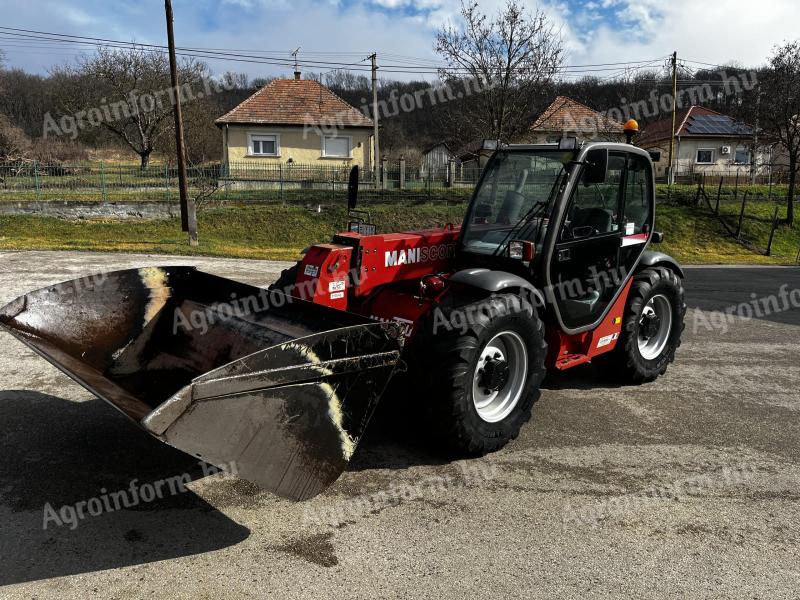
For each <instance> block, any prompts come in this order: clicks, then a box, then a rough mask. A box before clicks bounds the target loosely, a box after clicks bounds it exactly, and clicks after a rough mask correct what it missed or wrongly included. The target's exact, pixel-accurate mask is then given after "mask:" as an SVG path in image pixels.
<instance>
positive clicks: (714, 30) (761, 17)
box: [0, 0, 800, 79]
mask: <svg viewBox="0 0 800 600" xmlns="http://www.w3.org/2000/svg"><path fill="white" fill-rule="evenodd" d="M503 1H504V0H481V1H480V5H481V7H482V8H483V9H484V10H485V11H486V12H489V13H492V12H494V11H495V10H497V8H499V6H500V5H501V4H502V3H503ZM523 1H524V3H525V5H526V6H528V7H530V8H531V9H533V8H536V7H538V8H540V9H541V10H542V11H544V12H545V13H546V14H547V15H548V17H549V18H550V19H551V20H552V22H553V23H554V24H555V26H556V27H557V28H558V29H559V31H560V32H561V35H562V37H563V40H564V44H565V47H566V49H567V59H566V62H567V64H571V65H583V64H596V63H610V62H627V61H631V62H635V61H644V60H650V59H661V58H662V57H665V56H666V55H668V54H670V53H671V52H672V51H673V50H677V51H678V56H679V58H685V59H690V60H694V61H700V62H708V63H713V64H730V63H734V64H737V65H741V66H758V65H761V64H763V63H764V62H765V61H766V59H767V57H768V56H769V54H770V51H771V49H772V47H773V46H774V45H775V44H778V43H781V42H783V41H786V40H790V39H794V38H796V37H800V29H798V28H797V4H796V0H762V1H761V2H758V3H756V2H753V1H752V0H748V1H743V0H727V1H726V0H716V1H714V2H697V1H696V0H590V1H588V2H577V1H573V0H548V1H547V2H540V3H534V2H533V1H532V0H523ZM173 4H174V10H175V34H176V40H177V44H178V45H179V46H184V47H205V48H209V47H210V48H225V49H236V50H241V51H275V52H279V53H280V56H283V57H286V59H288V58H289V53H290V52H291V51H292V50H293V49H295V48H297V47H300V59H301V60H303V59H306V60H310V59H312V58H313V59H317V60H328V61H330V60H334V61H337V62H346V63H354V66H353V67H352V68H354V69H362V68H366V66H367V64H368V63H367V61H366V60H365V59H366V56H367V55H368V54H370V53H372V52H377V53H378V57H379V64H380V63H383V64H390V63H391V62H394V63H401V62H402V63H403V64H408V63H410V62H413V63H414V64H430V61H436V60H437V56H436V54H435V53H434V50H433V40H434V36H435V33H436V30H437V28H439V27H441V26H442V25H443V24H445V23H448V22H454V21H456V20H457V17H458V10H459V0H173ZM0 14H2V15H3V20H2V22H1V23H0V26H3V27H16V28H21V29H33V30H39V31H47V32H58V33H64V34H72V35H82V36H90V37H102V38H110V39H118V40H126V41H131V40H135V41H137V42H141V43H153V44H164V43H165V40H166V33H165V26H164V5H163V2H162V1H161V0H139V1H137V2H114V1H108V0H70V1H69V2H68V3H67V2H65V1H64V0H29V1H26V2H22V1H20V0H15V1H12V0H0ZM0 48H2V49H3V50H4V51H5V53H6V62H7V63H8V65H10V66H14V67H21V68H23V69H25V70H28V71H33V72H39V73H45V72H46V71H47V69H48V68H50V67H51V66H53V65H56V64H63V63H65V62H70V61H73V60H74V59H75V56H76V55H77V54H78V50H76V49H75V48H74V47H71V46H69V45H64V46H58V47H55V48H54V47H43V46H41V45H37V44H36V43H32V42H25V43H24V45H20V42H17V41H10V40H8V39H6V36H3V35H0ZM405 57H408V58H405ZM207 62H208V63H209V65H210V66H211V69H212V71H213V72H214V73H221V72H223V71H226V70H236V71H242V72H246V73H247V74H248V75H250V76H251V77H266V76H276V75H290V73H291V71H292V69H291V68H286V67H278V66H271V65H263V64H252V63H235V62H231V61H228V60H223V61H218V60H213V61H207ZM658 64H661V63H658ZM313 70H314V71H315V72H320V71H321V70H322V69H321V68H314V69H313ZM365 72H366V71H365ZM601 74H602V73H601ZM609 74H610V73H609ZM411 77H412V76H411V75H397V76H396V78H398V79H408V78H411ZM433 77H434V75H432V74H431V75H427V76H425V77H414V78H416V79H420V78H425V79H432V78H433Z"/></svg>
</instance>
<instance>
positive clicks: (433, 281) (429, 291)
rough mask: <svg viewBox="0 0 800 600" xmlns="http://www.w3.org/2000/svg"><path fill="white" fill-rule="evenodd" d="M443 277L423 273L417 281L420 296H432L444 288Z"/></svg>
mask: <svg viewBox="0 0 800 600" xmlns="http://www.w3.org/2000/svg"><path fill="white" fill-rule="evenodd" d="M444 286H445V283H444V279H442V278H441V277H439V276H438V275H425V277H423V278H422V279H421V280H420V282H419V293H420V295H421V296H427V297H429V298H432V297H433V296H436V295H438V294H439V293H440V292H441V291H442V290H443V289H444Z"/></svg>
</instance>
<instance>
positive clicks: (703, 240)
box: [0, 202, 800, 264]
mask: <svg viewBox="0 0 800 600" xmlns="http://www.w3.org/2000/svg"><path fill="white" fill-rule="evenodd" d="M774 206H775V205H774V204H772V203H767V202H754V203H751V204H750V205H749V207H748V215H750V216H749V217H748V219H746V221H745V224H744V227H743V237H744V238H745V239H747V240H748V241H750V242H751V243H752V244H754V245H755V246H759V247H762V248H765V247H766V245H767V238H768V236H769V229H770V225H769V223H770V220H771V217H772V211H773V210H774ZM367 208H368V209H369V210H370V211H371V213H372V219H373V221H374V222H376V223H378V225H379V227H380V230H381V231H402V230H410V229H419V228H424V227H430V226H441V225H443V224H444V223H448V222H451V223H460V222H461V220H462V217H463V211H464V205H463V204H457V205H445V204H435V205H431V204H407V205H402V206H401V205H396V204H393V205H374V206H370V207H367ZM783 210H785V208H784V209H783ZM720 212H721V213H722V214H723V215H724V216H725V218H726V219H727V222H728V223H729V225H731V226H733V227H735V226H736V220H737V219H738V205H736V204H733V203H723V204H722V206H721V208H720ZM781 214H783V213H781ZM346 220H347V217H346V210H345V209H344V208H342V207H326V208H324V209H323V211H322V213H316V212H312V211H310V210H307V209H305V208H302V207H298V206H287V207H281V206H263V205H262V206H244V207H226V208H216V209H208V210H205V211H203V212H201V213H200V217H199V227H200V241H201V243H200V246H199V247H198V248H190V247H189V246H188V245H187V244H186V236H185V235H184V234H183V233H181V231H180V224H179V222H178V220H177V219H170V220H163V221H136V220H126V221H111V220H109V221H100V220H81V221H71V220H63V219H57V218H52V217H39V216H0V250H27V249H36V250H45V249H47V250H95V251H106V252H108V251H119V252H148V253H164V254H189V255H191V254H202V255H209V256H229V257H241V258H263V259H285V260H294V259H297V258H298V256H299V254H298V253H299V251H300V250H301V249H302V248H304V247H306V246H308V245H310V244H313V243H315V242H325V241H329V240H330V238H331V236H332V235H333V233H335V232H336V231H340V230H342V229H343V228H344V226H345V223H346ZM656 227H657V229H659V230H661V231H663V232H664V234H665V241H664V243H663V244H661V245H660V246H656V247H655V249H659V250H662V251H664V252H667V253H668V254H671V255H673V256H674V257H675V258H676V259H677V260H679V261H680V262H683V263H687V264H713V263H721V264H737V263H753V264H794V262H795V258H796V256H797V252H798V249H799V248H800V224H798V225H796V226H795V228H793V229H792V228H788V227H786V226H781V227H780V228H779V230H778V231H777V233H776V236H775V242H774V244H773V256H771V257H766V256H763V255H760V254H758V253H757V252H753V251H752V250H750V249H748V248H747V247H745V246H743V245H741V244H739V243H737V242H736V241H735V240H733V239H732V238H731V237H730V236H728V234H727V232H726V231H725V230H724V228H723V226H722V225H721V224H720V222H719V220H718V219H717V217H715V216H713V215H712V214H711V213H710V212H709V211H708V210H707V209H698V208H691V207H685V206H675V205H670V206H663V205H660V206H659V207H658V214H657V223H656Z"/></svg>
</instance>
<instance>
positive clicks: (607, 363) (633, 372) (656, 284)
mask: <svg viewBox="0 0 800 600" xmlns="http://www.w3.org/2000/svg"><path fill="white" fill-rule="evenodd" d="M658 295H661V296H664V297H666V298H667V299H668V300H669V304H670V308H671V311H672V328H671V330H670V332H669V337H668V339H667V342H666V345H665V346H664V348H663V350H662V351H661V353H660V354H659V355H658V356H656V357H654V358H653V359H651V360H647V359H645V358H644V357H643V356H642V354H641V352H640V351H639V328H640V321H641V319H642V311H643V310H644V308H645V306H647V303H648V302H650V300H651V299H652V298H653V297H654V296H658ZM685 316H686V302H685V299H684V291H683V282H682V281H681V278H680V277H678V275H677V274H676V273H675V272H674V271H672V270H671V269H668V268H666V267H650V268H647V269H644V270H643V271H641V272H640V273H637V274H636V275H635V276H634V278H633V285H632V286H631V291H630V293H629V294H628V302H627V305H626V307H625V315H624V316H623V319H622V332H621V333H620V337H619V341H617V345H616V347H615V348H614V350H612V351H611V352H609V353H608V354H602V355H600V356H598V357H597V358H595V359H594V360H593V361H592V364H594V365H595V367H597V368H598V369H599V370H600V371H601V372H602V373H603V374H604V375H606V376H608V377H610V378H613V379H616V380H618V381H621V382H623V383H633V384H639V383H646V382H649V381H653V380H654V379H656V378H657V377H658V376H659V375H663V374H664V373H666V371H667V367H669V364H670V363H671V362H673V361H674V360H675V352H676V351H677V349H678V348H679V347H680V345H681V334H682V333H683V330H684V328H685V326H686V324H685V322H684V317H685Z"/></svg>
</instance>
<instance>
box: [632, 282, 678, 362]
mask: <svg viewBox="0 0 800 600" xmlns="http://www.w3.org/2000/svg"><path fill="white" fill-rule="evenodd" d="M651 320H655V321H656V327H655V328H654V329H655V330H654V331H650V332H648V331H647V329H648V327H649V325H650V323H648V322H649V321H651ZM651 329H652V328H651ZM671 331H672V305H671V304H670V302H669V299H668V298H667V297H666V296H664V295H662V294H659V295H657V296H653V297H652V298H650V301H649V302H648V303H647V304H646V305H645V307H644V310H642V316H641V317H640V318H639V354H641V355H642V358H644V359H645V360H653V359H654V358H658V357H659V356H661V353H662V352H663V351H664V348H665V347H666V346H667V342H668V341H669V334H670V332H671Z"/></svg>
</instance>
